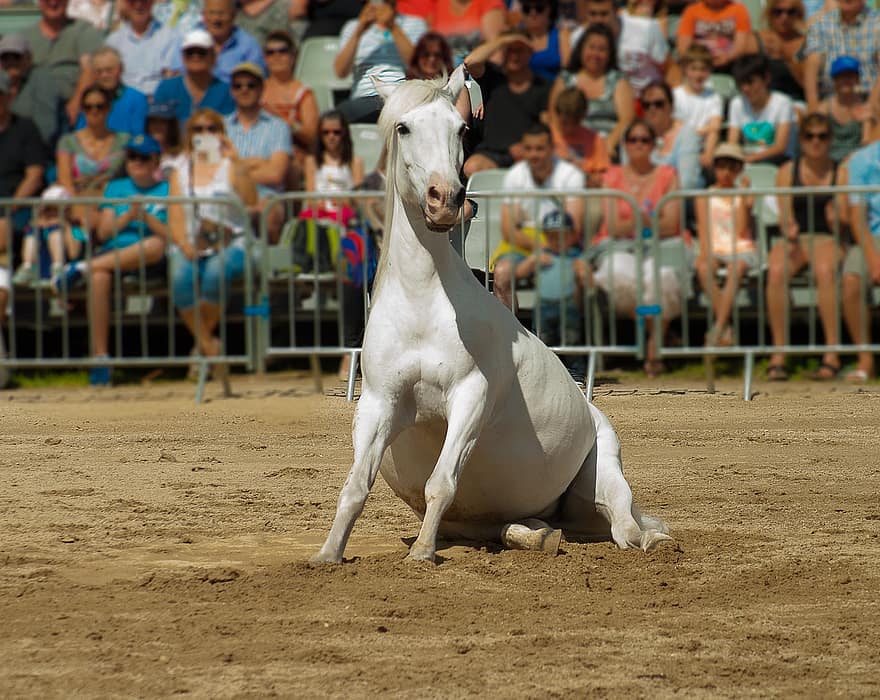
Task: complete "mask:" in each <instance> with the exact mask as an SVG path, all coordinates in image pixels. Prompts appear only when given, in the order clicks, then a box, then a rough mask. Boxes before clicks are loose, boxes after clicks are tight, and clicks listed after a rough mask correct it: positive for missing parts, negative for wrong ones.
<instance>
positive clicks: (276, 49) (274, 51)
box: [263, 46, 290, 56]
mask: <svg viewBox="0 0 880 700" xmlns="http://www.w3.org/2000/svg"><path fill="white" fill-rule="evenodd" d="M263 53H265V54H266V55H267V56H278V55H281V54H288V53H290V47H289V46H272V47H267V48H265V49H263Z"/></svg>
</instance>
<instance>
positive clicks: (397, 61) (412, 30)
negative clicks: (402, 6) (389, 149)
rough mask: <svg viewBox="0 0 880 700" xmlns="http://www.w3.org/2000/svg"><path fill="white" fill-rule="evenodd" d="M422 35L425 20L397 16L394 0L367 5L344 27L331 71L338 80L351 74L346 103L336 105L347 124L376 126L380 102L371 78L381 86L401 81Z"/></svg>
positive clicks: (380, 108) (425, 26)
mask: <svg viewBox="0 0 880 700" xmlns="http://www.w3.org/2000/svg"><path fill="white" fill-rule="evenodd" d="M425 31H427V25H426V24H425V20H423V19H422V18H421V17H410V16H408V15H399V14H397V12H396V10H395V5H394V2H393V0H392V2H383V3H381V4H376V3H372V2H368V3H366V4H365V5H364V7H363V9H362V10H361V13H360V15H359V16H358V18H357V19H352V20H349V21H348V22H346V23H345V26H344V27H343V28H342V33H341V35H340V38H339V45H340V49H339V53H338V54H337V55H336V60H335V61H334V63H333V70H334V71H336V75H338V76H339V77H340V78H344V77H345V76H347V75H348V74H349V73H353V74H354V75H353V84H352V89H351V95H350V97H349V99H347V100H346V101H345V102H342V103H341V104H339V105H337V108H338V109H339V111H340V112H342V113H343V114H344V115H345V117H346V119H348V121H349V122H351V123H369V124H375V123H376V120H377V119H378V118H379V112H380V111H382V98H381V97H379V95H378V93H377V92H376V88H375V87H374V86H373V83H372V80H371V78H372V77H375V78H377V79H378V80H381V81H383V82H395V81H398V80H403V78H404V76H405V74H406V65H407V63H409V59H410V57H411V56H412V51H413V44H415V43H416V42H417V41H418V40H419V37H421V35H422V34H424V33H425Z"/></svg>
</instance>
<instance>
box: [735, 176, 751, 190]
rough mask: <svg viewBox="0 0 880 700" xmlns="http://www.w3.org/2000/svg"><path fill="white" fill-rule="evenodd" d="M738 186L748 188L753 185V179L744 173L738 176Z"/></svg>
mask: <svg viewBox="0 0 880 700" xmlns="http://www.w3.org/2000/svg"><path fill="white" fill-rule="evenodd" d="M736 186H737V187H739V188H740V189H743V190H747V189H749V188H750V187H751V186H752V179H751V178H750V177H749V176H748V175H746V174H745V173H743V174H742V175H740V176H739V177H738V178H737V181H736Z"/></svg>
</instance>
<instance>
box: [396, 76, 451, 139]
mask: <svg viewBox="0 0 880 700" xmlns="http://www.w3.org/2000/svg"><path fill="white" fill-rule="evenodd" d="M446 81H447V76H446V74H445V73H444V74H443V75H441V76H440V77H438V78H434V79H433V80H407V81H406V82H404V83H402V84H401V85H400V87H398V88H397V89H396V90H394V92H393V93H391V95H390V96H389V97H387V98H385V106H384V107H383V108H382V113H381V114H380V115H379V130H380V132H381V133H382V137H383V138H384V139H385V143H386V145H390V139H391V136H392V135H393V134H394V125H395V124H396V123H397V121H398V120H399V119H400V118H401V117H402V116H403V115H404V114H406V113H407V112H409V111H411V110H413V109H415V108H416V107H421V106H422V105H426V104H430V103H431V102H433V101H434V100H439V99H446V100H449V101H450V102H451V101H452V95H450V94H449V92H447V91H446V90H445V89H444V88H445V87H446Z"/></svg>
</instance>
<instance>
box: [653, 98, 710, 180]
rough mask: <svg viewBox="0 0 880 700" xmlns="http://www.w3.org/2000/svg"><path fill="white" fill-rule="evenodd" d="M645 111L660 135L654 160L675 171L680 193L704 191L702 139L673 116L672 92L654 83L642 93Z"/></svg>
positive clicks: (688, 125)
mask: <svg viewBox="0 0 880 700" xmlns="http://www.w3.org/2000/svg"><path fill="white" fill-rule="evenodd" d="M642 108H643V109H644V110H645V121H646V122H647V123H648V125H649V126H650V127H651V128H652V129H653V130H654V133H655V134H656V135H657V145H656V147H655V148H654V151H653V152H652V153H651V160H652V161H653V162H654V163H655V164H656V165H671V166H672V167H673V168H675V172H676V173H677V174H678V184H679V186H680V187H681V189H683V190H691V189H695V188H698V187H702V186H703V175H702V173H701V172H700V139H699V138H698V137H697V132H696V131H695V130H694V128H693V127H692V126H691V125H690V124H687V123H685V122H682V121H679V120H678V119H676V118H675V117H674V116H673V110H674V105H673V102H672V89H671V88H670V87H669V86H668V85H667V84H666V83H651V84H650V85H648V86H647V87H646V88H645V91H644V93H642Z"/></svg>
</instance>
